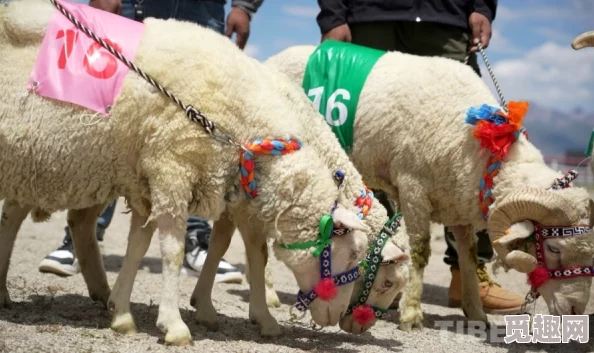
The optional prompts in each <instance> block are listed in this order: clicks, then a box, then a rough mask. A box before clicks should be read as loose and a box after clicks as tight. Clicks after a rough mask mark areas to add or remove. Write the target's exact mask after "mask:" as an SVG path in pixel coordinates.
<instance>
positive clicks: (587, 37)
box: [571, 31, 594, 50]
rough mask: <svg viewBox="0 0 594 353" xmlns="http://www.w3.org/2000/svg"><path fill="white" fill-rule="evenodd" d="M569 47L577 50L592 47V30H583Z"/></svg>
mask: <svg viewBox="0 0 594 353" xmlns="http://www.w3.org/2000/svg"><path fill="white" fill-rule="evenodd" d="M571 47H572V48H573V49H575V50H579V49H582V48H586V47H594V31H589V32H584V33H582V34H580V35H579V36H577V37H575V39H574V40H573V41H572V42H571Z"/></svg>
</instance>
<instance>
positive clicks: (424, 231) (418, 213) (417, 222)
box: [398, 184, 431, 332]
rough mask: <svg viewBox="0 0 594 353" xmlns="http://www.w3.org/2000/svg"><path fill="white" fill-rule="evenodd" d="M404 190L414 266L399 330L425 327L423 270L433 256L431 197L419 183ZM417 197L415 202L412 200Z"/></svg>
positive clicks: (401, 312) (406, 219) (402, 301)
mask: <svg viewBox="0 0 594 353" xmlns="http://www.w3.org/2000/svg"><path fill="white" fill-rule="evenodd" d="M399 189H400V190H402V191H401V193H402V194H401V197H402V198H401V200H406V202H399V204H401V205H402V213H403V214H404V221H405V222H406V227H407V232H408V233H409V243H410V255H411V265H412V266H411V268H410V279H409V282H408V283H407V285H406V287H405V290H404V293H403V295H402V298H401V299H400V303H399V309H398V310H399V311H400V325H399V329H401V330H403V331H407V332H409V331H410V330H412V329H413V328H418V329H423V311H422V310H421V296H422V295H423V272H424V271H425V266H427V263H428V262H429V256H430V255H431V233H430V231H431V223H430V219H429V217H428V215H430V214H431V204H430V203H429V200H428V199H426V198H424V197H423V195H422V194H420V193H419V191H421V190H422V189H421V188H420V186H419V185H418V184H413V185H407V186H402V187H399ZM411 200H414V203H413V202H412V201H411Z"/></svg>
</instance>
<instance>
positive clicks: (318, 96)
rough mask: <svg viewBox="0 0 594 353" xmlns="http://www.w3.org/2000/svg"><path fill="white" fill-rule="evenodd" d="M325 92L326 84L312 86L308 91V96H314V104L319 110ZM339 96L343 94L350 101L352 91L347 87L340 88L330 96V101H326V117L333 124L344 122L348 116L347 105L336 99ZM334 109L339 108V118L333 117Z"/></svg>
mask: <svg viewBox="0 0 594 353" xmlns="http://www.w3.org/2000/svg"><path fill="white" fill-rule="evenodd" d="M323 94H324V86H320V87H316V88H312V89H310V90H309V91H308V92H307V96H308V97H314V100H313V104H314V106H315V107H316V109H317V110H318V111H320V103H321V102H322V96H323ZM338 96H341V97H342V99H343V100H346V101H348V100H350V99H351V93H350V92H349V91H347V90H346V89H343V88H339V89H337V90H335V91H334V92H333V93H332V94H331V95H330V97H328V101H327V102H326V114H325V115H324V117H325V118H326V122H327V123H328V124H329V125H332V126H340V125H342V124H344V123H345V122H346V121H347V118H348V109H347V107H346V105H344V103H342V102H337V101H336V99H337V98H338ZM334 109H338V119H336V120H334V119H333V118H332V111H333V110H334ZM320 113H321V112H320Z"/></svg>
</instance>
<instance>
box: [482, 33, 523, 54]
mask: <svg viewBox="0 0 594 353" xmlns="http://www.w3.org/2000/svg"><path fill="white" fill-rule="evenodd" d="M488 50H489V51H493V52H500V53H507V54H514V53H521V52H523V50H522V49H521V48H518V47H517V46H516V45H514V44H513V43H512V42H511V41H509V40H508V39H507V38H505V37H504V36H503V35H502V34H501V32H500V31H499V30H498V29H497V28H493V31H492V33H491V40H490V41H489V47H488Z"/></svg>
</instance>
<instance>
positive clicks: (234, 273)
mask: <svg viewBox="0 0 594 353" xmlns="http://www.w3.org/2000/svg"><path fill="white" fill-rule="evenodd" d="M206 254H207V252H206V250H204V249H202V248H200V247H196V248H195V249H194V250H192V251H190V252H188V253H186V256H184V263H183V266H182V269H181V272H182V273H183V274H185V275H188V276H194V277H199V276H200V272H201V271H202V267H204V262H206ZM242 281H243V274H242V273H241V271H239V270H238V269H237V268H235V267H234V266H233V265H231V264H230V263H228V262H227V261H225V259H221V261H220V262H219V268H218V269H217V274H216V276H215V283H218V282H224V283H241V282H242Z"/></svg>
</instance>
